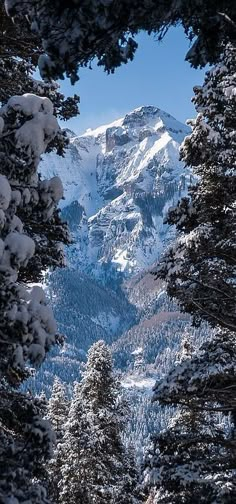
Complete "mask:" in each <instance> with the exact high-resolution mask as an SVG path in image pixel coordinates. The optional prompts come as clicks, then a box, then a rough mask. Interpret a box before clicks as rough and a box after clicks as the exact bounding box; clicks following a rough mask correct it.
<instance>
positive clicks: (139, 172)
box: [40, 106, 190, 281]
mask: <svg viewBox="0 0 236 504" xmlns="http://www.w3.org/2000/svg"><path fill="white" fill-rule="evenodd" d="M188 133H189V128H188V127H187V126H185V125H184V124H182V123H180V122H178V121H177V120H176V119H174V118H173V117H171V116H170V115H169V114H167V113H166V112H163V111H162V110H160V109H158V108H156V107H151V106H148V107H140V108H138V109H135V110H134V111H132V112H130V113H129V114H127V115H126V116H125V117H124V118H122V119H118V120H117V121H115V122H114V123H112V124H109V125H106V126H102V127H100V128H97V129H95V130H88V131H87V132H86V133H85V134H84V135H82V136H79V137H76V136H74V137H73V136H71V135H70V136H71V138H70V147H69V149H68V151H67V153H66V155H65V158H59V157H58V156H56V155H55V154H50V155H47V156H45V157H44V159H43V161H42V163H41V166H40V169H41V173H42V175H43V176H46V177H52V176H54V175H59V176H60V177H61V179H62V182H63V185H64V195H65V200H64V202H63V212H64V215H65V217H66V219H67V220H68V221H69V223H70V224H71V228H72V231H73V234H74V239H75V245H74V247H72V248H71V249H70V252H69V261H70V263H71V265H72V266H73V267H76V268H78V269H81V270H83V271H84V272H86V273H87V274H88V273H89V274H91V272H92V274H93V276H97V277H98V278H99V279H102V280H103V281H104V280H106V279H107V278H108V279H109V278H110V279H111V278H114V274H117V277H119V276H120V277H122V278H123V277H124V276H126V277H127V276H128V277H130V276H132V275H133V274H136V273H138V272H140V271H142V270H143V269H144V268H146V267H148V266H150V265H151V264H152V263H153V262H154V261H155V260H157V258H158V257H159V255H160V253H161V252H162V250H163V247H166V246H167V243H168V241H169V239H170V238H171V237H172V234H173V229H171V230H169V229H168V227H167V226H166V225H163V216H164V215H165V213H166V210H167V208H168V207H169V206H172V205H173V204H175V203H176V201H177V199H178V198H179V197H180V196H181V195H183V193H184V192H185V191H186V186H187V184H188V182H189V177H190V176H189V173H188V172H187V170H183V165H182V163H181V162H180V161H179V145H180V143H181V142H182V140H183V138H184V136H186V135H187V134H188Z"/></svg>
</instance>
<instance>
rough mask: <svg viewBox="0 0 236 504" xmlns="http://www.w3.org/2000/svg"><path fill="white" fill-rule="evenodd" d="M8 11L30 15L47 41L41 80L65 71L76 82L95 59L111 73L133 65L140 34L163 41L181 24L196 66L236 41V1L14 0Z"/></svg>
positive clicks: (12, 13)
mask: <svg viewBox="0 0 236 504" xmlns="http://www.w3.org/2000/svg"><path fill="white" fill-rule="evenodd" d="M6 7H7V11H8V13H9V14H10V15H11V16H16V15H21V14H24V15H27V16H28V17H29V19H30V21H31V23H32V29H33V31H34V32H35V33H36V34H37V35H38V36H39V37H40V38H41V39H42V40H43V45H44V48H45V51H46V53H47V56H43V57H42V56H41V57H40V59H39V66H40V69H41V73H42V75H44V76H47V75H52V76H55V77H62V76H63V73H64V72H66V74H67V75H68V76H70V77H71V80H72V82H75V81H76V80H77V78H78V76H77V71H78V67H79V66H82V65H87V64H89V63H90V61H91V60H92V59H94V58H95V57H97V59H98V64H99V65H102V66H104V68H105V69H106V70H107V71H108V72H113V71H114V69H115V68H116V67H118V66H119V65H121V64H122V63H127V61H129V60H132V59H133V57H134V54H135V51H136V49H137V43H136V41H135V35H136V34H137V33H138V32H139V31H140V30H145V31H147V32H148V33H153V34H156V35H157V37H158V38H159V39H162V38H163V36H164V35H165V33H166V32H167V30H168V28H169V27H170V26H176V25H178V24H182V26H183V28H184V30H185V32H186V34H187V35H188V37H189V39H190V40H191V41H193V45H192V48H191V49H190V51H189V52H188V54H187V59H188V60H189V61H190V62H191V64H192V65H194V66H198V65H200V66H203V65H205V64H206V63H212V62H215V61H216V60H218V59H219V55H220V52H221V49H222V45H223V46H224V45H225V44H226V43H227V42H228V41H229V40H233V39H235V36H236V30H235V22H236V6H235V2H234V0H230V1H229V0H227V1H226V0H191V1H189V0H180V1H177V0H164V1H159V0H158V1H157V0H146V1H145V2H143V1H140V0H135V1H133V0H120V1H117V0H106V1H104V0H93V1H92V2H91V1H90V2H88V1H87V0H83V1H82V2H80V3H79V5H78V2H77V1H76V0H71V1H70V2H68V1H67V2H61V1H59V0H57V1H55V2H53V3H52V2H51V1H49V0H47V1H39V2H37V3H36V2H34V1H32V0H25V1H24V2H18V1H17V0H14V1H12V0H11V1H6ZM173 52H174V48H173Z"/></svg>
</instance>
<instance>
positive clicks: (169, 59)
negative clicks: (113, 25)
mask: <svg viewBox="0 0 236 504" xmlns="http://www.w3.org/2000/svg"><path fill="white" fill-rule="evenodd" d="M137 41H138V43H139V48H138V50H137V53H136V57H135V58H134V60H133V61H132V62H130V63H128V64H127V65H123V66H122V67H120V68H118V69H117V70H116V72H115V74H113V75H107V74H106V73H105V72H104V71H103V69H102V68H99V67H97V65H96V62H94V63H93V65H92V66H93V70H89V69H88V68H85V69H82V70H81V71H80V80H79V81H78V82H77V83H76V84H75V86H71V85H70V83H69V80H68V79H67V80H65V81H62V82H61V88H62V91H63V92H64V94H65V95H66V96H68V95H70V94H73V93H77V94H79V95H80V99H81V104H80V115H79V116H78V117H76V118H74V119H72V120H70V121H68V122H67V123H66V126H67V127H69V128H71V129H72V130H73V131H75V132H76V133H78V134H81V133H83V132H84V131H85V130H86V129H87V128H95V127H97V126H100V125H101V124H106V123H109V122H111V121H114V120H115V119H118V118H119V117H122V116H123V115H125V114H126V113H127V112H129V111H131V110H132V109H134V108H136V107H139V106H141V105H154V106H157V107H159V108H161V109H163V110H165V111H166V112H169V113H170V114H172V115H173V116H174V117H176V119H178V120H180V121H182V122H185V121H186V119H188V118H190V117H194V115H195V110H194V107H193V105H192V104H191V97H192V96H193V86H194V85H196V84H202V82H203V77H204V71H203V70H195V69H193V68H191V67H190V65H189V63H187V62H186V61H185V55H186V52H187V50H188V48H189V41H188V40H187V39H186V37H185V35H184V33H183V31H182V29H180V28H172V29H171V30H170V31H169V33H168V34H167V35H166V37H165V39H164V41H163V42H161V43H159V42H157V41H156V40H155V38H154V37H153V36H148V35H147V34H145V33H142V34H140V35H139V37H138V39H137ZM63 126H65V123H63Z"/></svg>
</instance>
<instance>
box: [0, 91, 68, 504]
mask: <svg viewBox="0 0 236 504" xmlns="http://www.w3.org/2000/svg"><path fill="white" fill-rule="evenodd" d="M0 125H1V137H0V157H1V172H2V173H1V174H0V285H1V292H0V351H1V357H0V387H1V405H0V423H1V442H0V464H1V479H0V496H1V501H2V502H8V500H11V499H12V500H14V502H16V503H18V502H25V500H27V499H28V500H32V502H39V503H40V502H46V501H47V497H46V492H45V489H44V488H43V486H42V485H41V484H38V485H37V480H38V479H40V474H41V469H40V468H42V464H43V463H44V460H45V458H47V457H48V456H49V455H50V453H51V449H52V442H53V434H52V432H51V428H50V425H49V422H48V421H47V420H43V419H42V416H41V408H40V407H39V405H38V402H37V400H35V399H34V398H33V397H32V396H31V395H30V394H28V395H26V394H23V393H22V392H17V391H16V390H14V389H15V388H16V387H18V386H19V385H20V384H21V383H22V381H23V380H24V379H25V378H26V377H28V376H29V375H30V373H31V371H30V369H29V367H28V365H29V364H31V365H33V366H35V367H37V366H39V365H40V364H41V363H42V362H43V360H44V359H45V356H46V353H47V352H48V350H49V349H50V348H51V346H52V345H54V344H55V343H56V341H57V330H56V322H55V320H54V317H53V313H52V309H51V308H50V307H49V306H48V304H47V301H46V297H45V293H44V292H43V290H42V289H41V288H40V287H39V286H35V287H33V288H32V287H27V284H25V283H23V282H22V272H24V277H26V279H27V280H30V279H31V278H38V274H37V271H38V269H39V271H40V268H41V265H42V263H41V258H40V255H39V251H40V246H41V245H42V242H41V240H42V236H41V232H38V234H37V236H36V233H34V234H33V233H32V234H31V236H29V234H30V233H29V234H27V232H26V231H25V229H26V228H27V224H26V225H25V227H24V222H25V223H26V222H28V223H29V222H30V221H31V222H32V221H33V219H34V220H36V219H37V223H38V226H40V220H41V219H44V222H45V226H46V225H47V223H48V222H49V221H50V220H51V224H52V229H53V224H54V220H53V219H54V213H55V212H56V206H57V202H58V201H59V199H60V198H61V196H62V186H61V182H60V180H59V179H57V178H56V179H55V178H54V179H52V180H48V181H44V182H41V181H40V180H39V176H38V173H37V168H38V163H39V160H40V155H41V154H43V153H44V152H45V150H46V148H47V146H48V145H49V143H50V141H52V140H53V139H54V138H55V136H56V134H57V132H58V131H59V126H58V124H57V120H56V118H55V116H54V115H53V105H52V103H51V101H50V100H49V99H48V98H40V97H37V96H35V95H30V94H27V95H23V96H15V97H12V98H10V100H9V101H8V102H7V103H6V105H4V107H2V108H1V109H0ZM22 216H23V218H22V219H21V217H22ZM61 227H62V230H63V225H62V224H61ZM32 236H34V237H35V241H38V244H35V241H34V240H33V239H32ZM53 245H54V244H53V243H52V247H53ZM33 258H34V259H33ZM30 260H35V266H38V265H39V268H38V269H37V268H36V274H35V275H33V274H32V273H31V268H30V267H29V264H30ZM27 268H29V269H27ZM20 278H21V280H20ZM6 461H7V463H6Z"/></svg>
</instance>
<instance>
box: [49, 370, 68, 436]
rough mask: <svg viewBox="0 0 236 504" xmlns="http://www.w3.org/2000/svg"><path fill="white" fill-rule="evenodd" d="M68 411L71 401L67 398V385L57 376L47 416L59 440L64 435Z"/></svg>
mask: <svg viewBox="0 0 236 504" xmlns="http://www.w3.org/2000/svg"><path fill="white" fill-rule="evenodd" d="M68 411H69V401H68V399H67V398H66V390H65V386H64V384H63V383H62V382H61V380H60V379H59V378H57V377H56V378H55V379H54V382H53V387H52V394H51V397H50V399H49V401H48V407H47V417H48V418H49V420H50V422H51V424H52V426H53V428H54V431H55V432H56V434H57V440H58V439H60V438H61V437H62V435H63V426H64V424H65V422H66V420H67V414H68Z"/></svg>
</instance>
